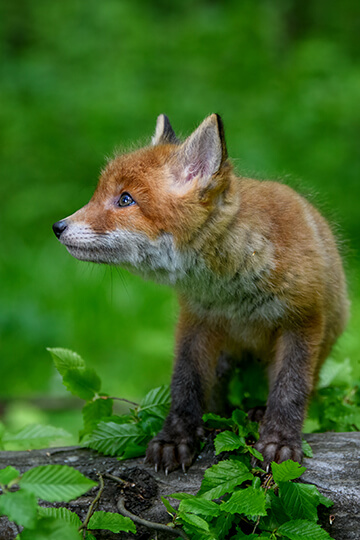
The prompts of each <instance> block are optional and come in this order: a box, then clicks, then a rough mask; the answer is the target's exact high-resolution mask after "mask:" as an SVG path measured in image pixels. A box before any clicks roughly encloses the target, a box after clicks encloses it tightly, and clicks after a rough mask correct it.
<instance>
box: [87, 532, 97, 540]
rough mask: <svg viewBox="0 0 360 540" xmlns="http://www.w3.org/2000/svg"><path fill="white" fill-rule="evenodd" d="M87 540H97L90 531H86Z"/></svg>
mask: <svg viewBox="0 0 360 540" xmlns="http://www.w3.org/2000/svg"><path fill="white" fill-rule="evenodd" d="M85 540H96V538H95V536H94V535H93V534H91V533H90V532H89V531H86V537H85Z"/></svg>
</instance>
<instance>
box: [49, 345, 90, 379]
mask: <svg viewBox="0 0 360 540" xmlns="http://www.w3.org/2000/svg"><path fill="white" fill-rule="evenodd" d="M46 350H47V351H49V353H50V354H51V356H52V358H53V360H54V364H55V367H56V369H57V370H58V372H59V373H60V375H65V373H66V371H67V370H68V369H79V368H80V369H85V367H86V365H85V362H84V360H83V359H82V358H81V356H80V355H79V354H77V353H76V352H74V351H71V350H70V349H62V348H60V347H58V348H47V349H46Z"/></svg>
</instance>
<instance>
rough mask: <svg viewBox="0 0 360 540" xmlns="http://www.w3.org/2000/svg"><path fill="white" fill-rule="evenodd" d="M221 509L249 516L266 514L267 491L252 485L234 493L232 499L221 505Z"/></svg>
mask: <svg viewBox="0 0 360 540" xmlns="http://www.w3.org/2000/svg"><path fill="white" fill-rule="evenodd" d="M220 508H221V511H223V512H229V513H230V514H245V515H247V516H266V510H265V493H264V492H263V491H260V490H259V489H254V488H253V487H252V486H251V487H248V488H245V489H241V490H239V491H236V492H235V493H233V494H232V495H231V497H230V499H229V500H228V501H227V502H226V503H223V504H221V505H220Z"/></svg>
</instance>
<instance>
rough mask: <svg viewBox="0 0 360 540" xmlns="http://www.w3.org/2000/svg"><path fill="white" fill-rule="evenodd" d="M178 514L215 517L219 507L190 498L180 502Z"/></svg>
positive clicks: (211, 502) (197, 498) (196, 498)
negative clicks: (187, 513)
mask: <svg viewBox="0 0 360 540" xmlns="http://www.w3.org/2000/svg"><path fill="white" fill-rule="evenodd" d="M179 512H191V513H192V514H200V515H201V516H212V517H216V516H218V515H219V514H220V506H219V505H218V504H216V503H214V502H213V501H208V500H207V499H201V498H199V497H191V498H187V499H183V500H182V501H181V503H180V506H179Z"/></svg>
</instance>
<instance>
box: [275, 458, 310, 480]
mask: <svg viewBox="0 0 360 540" xmlns="http://www.w3.org/2000/svg"><path fill="white" fill-rule="evenodd" d="M271 470H272V473H273V477H274V482H276V483H277V484H279V482H286V481H288V480H295V478H299V476H301V475H302V474H303V473H304V472H305V471H306V467H301V466H300V465H299V463H297V462H296V461H292V460H291V459H288V460H287V461H283V463H275V461H273V462H272V464H271Z"/></svg>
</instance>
